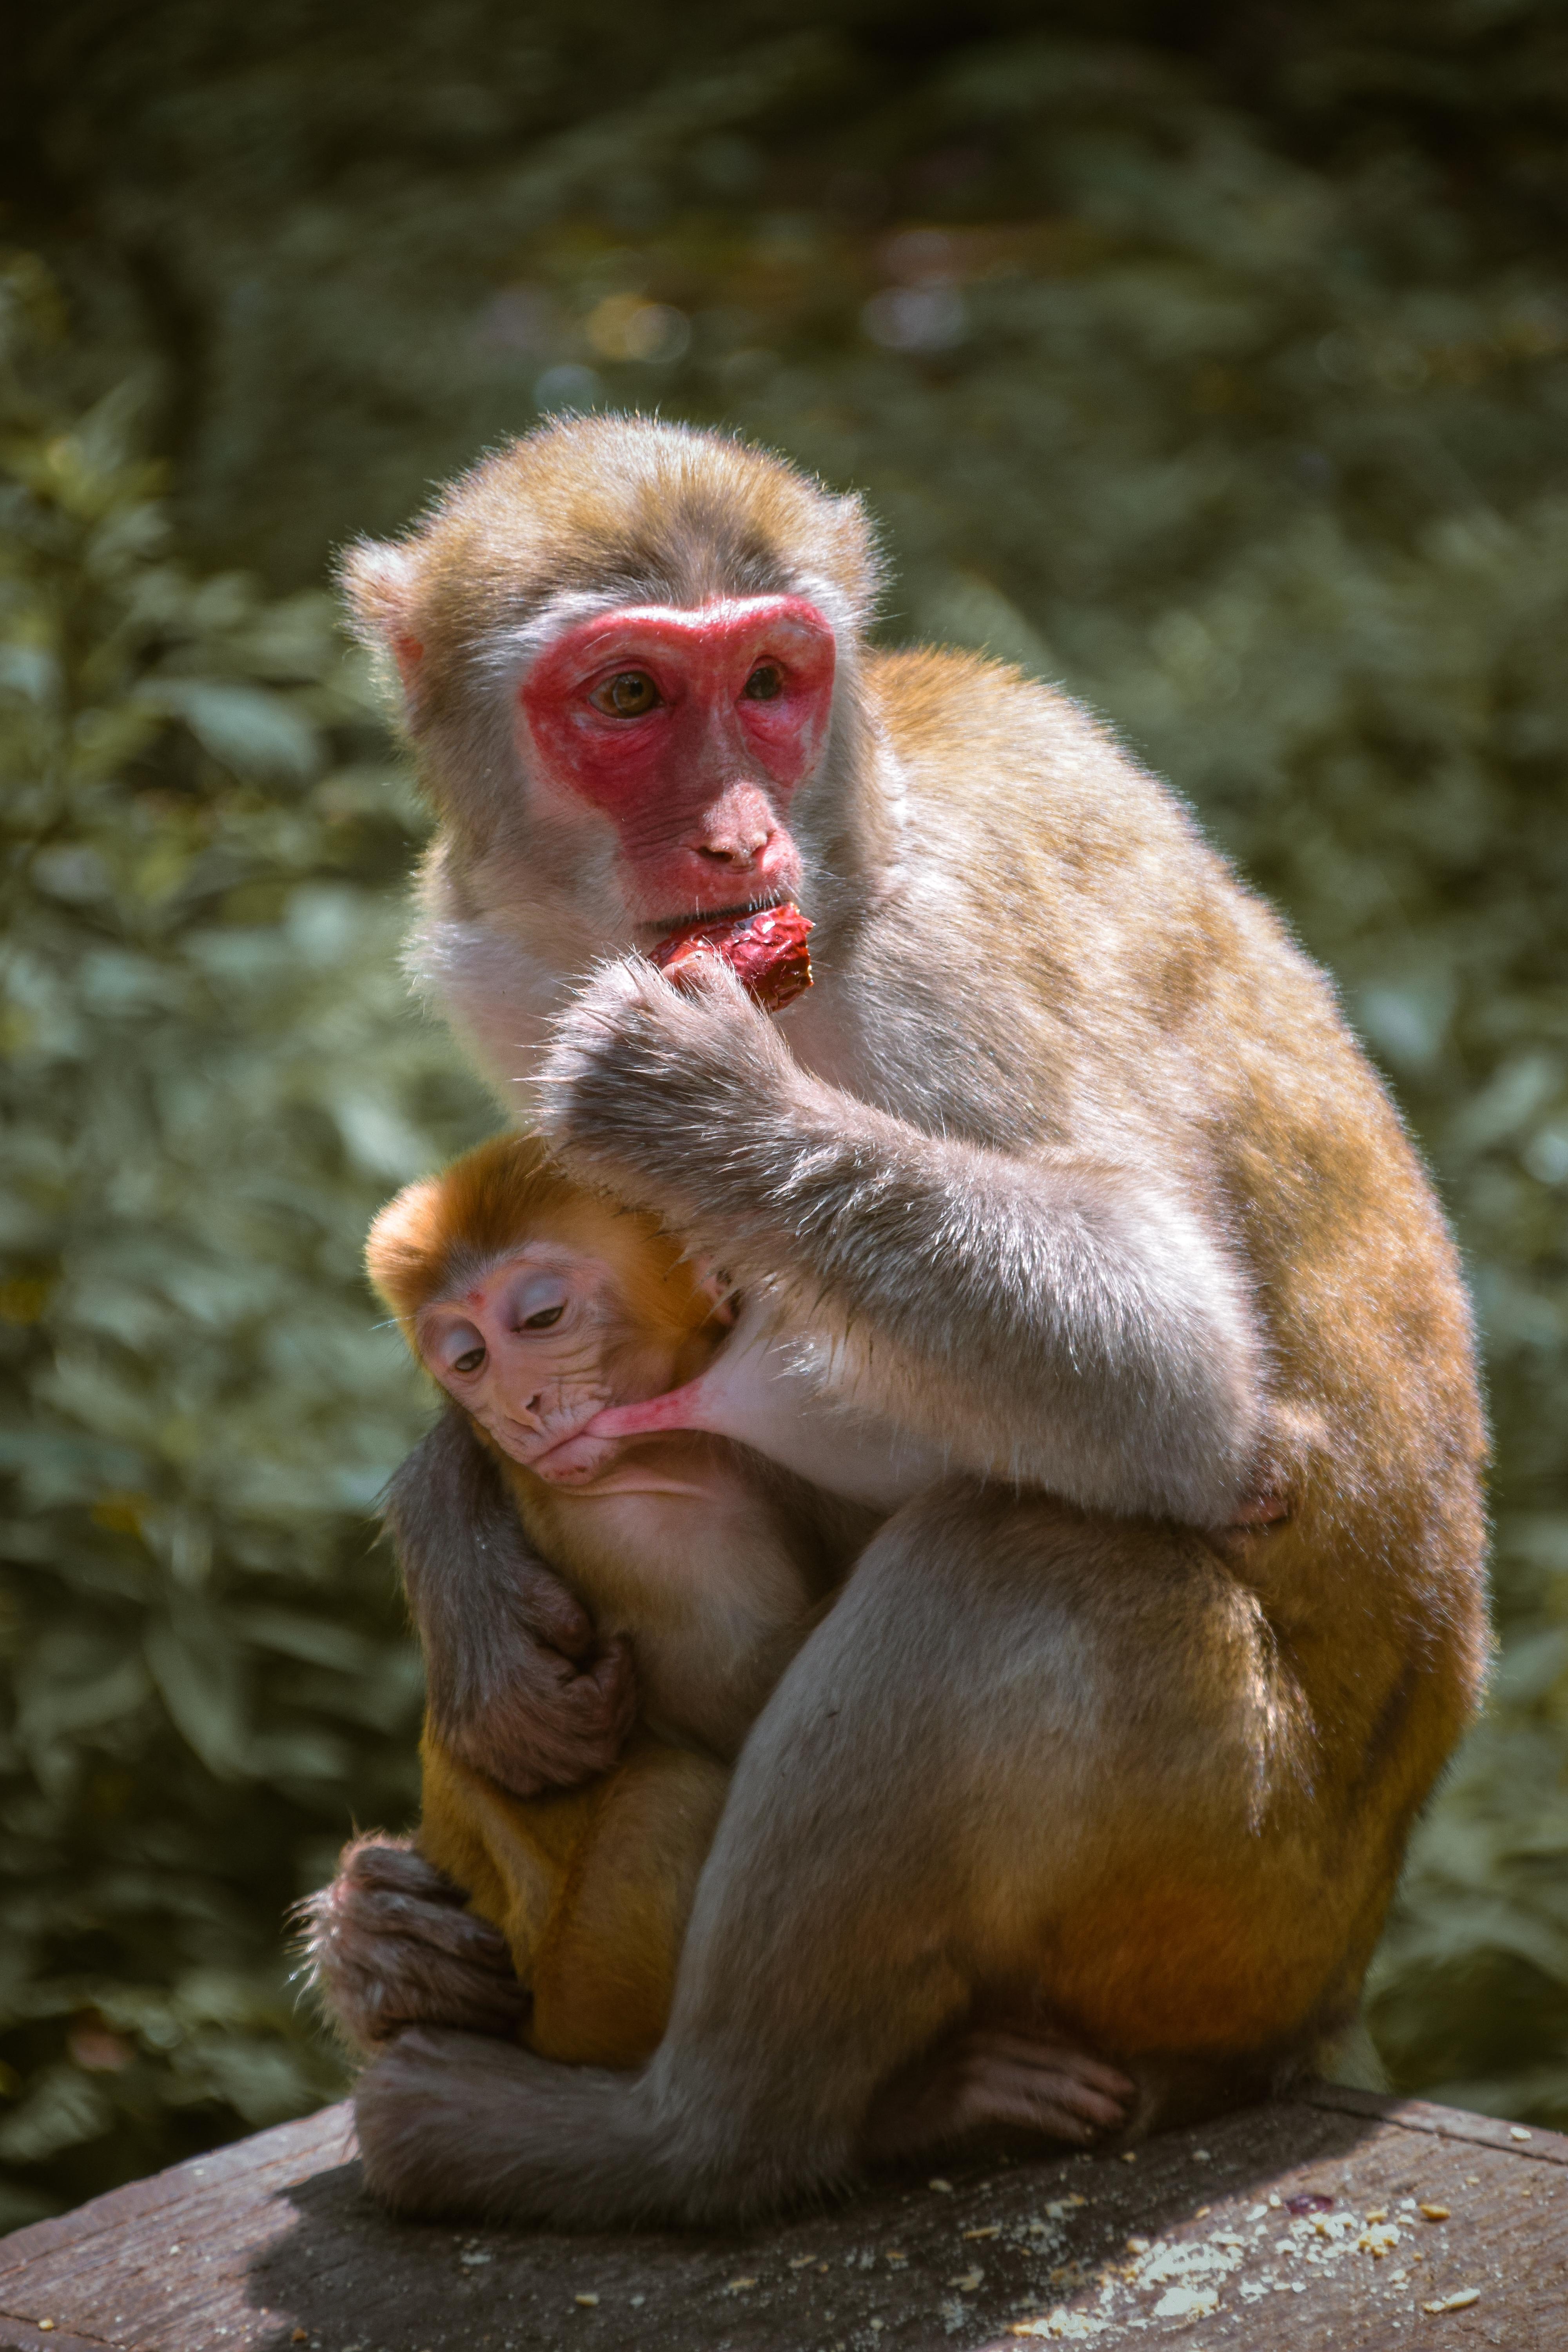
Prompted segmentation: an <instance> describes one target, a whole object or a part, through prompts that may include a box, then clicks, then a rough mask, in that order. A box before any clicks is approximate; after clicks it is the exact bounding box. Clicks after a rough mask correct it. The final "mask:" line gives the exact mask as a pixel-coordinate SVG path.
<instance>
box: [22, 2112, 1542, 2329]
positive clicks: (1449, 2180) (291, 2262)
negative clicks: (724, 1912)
mask: <svg viewBox="0 0 1568 2352" xmlns="http://www.w3.org/2000/svg"><path fill="white" fill-rule="evenodd" d="M1423 2207H1426V2208H1429V2209H1431V2211H1430V2213H1429V2214H1428V2213H1425V2212H1423V2210H1421V2209H1422V2208H1423ZM1444 2209H1446V2211H1445V2210H1444ZM1176 2336H1179V2337H1181V2338H1182V2340H1183V2341H1184V2344H1186V2345H1188V2346H1190V2347H1192V2352H1205V2347H1207V2352H1220V2347H1225V2352H1298V2347H1300V2352H1306V2347H1312V2352H1318V2347H1325V2352H1390V2347H1395V2346H1402V2345H1407V2344H1408V2345H1414V2346H1426V2345H1428V2344H1430V2345H1453V2346H1456V2347H1458V2346H1461V2345H1465V2346H1468V2345H1480V2344H1488V2345H1499V2346H1506V2347H1509V2352H1568V2139H1564V2138H1563V2137H1560V2136H1559V2135H1557V2134H1556V2133H1554V2132H1546V2131H1540V2130H1532V2131H1531V2133H1529V2134H1528V2136H1521V2130H1520V2127H1519V2126H1510V2125H1509V2124H1506V2123H1499V2122H1496V2121H1495V2120H1493V2119H1492V2118H1491V2117H1489V2116H1474V2115H1465V2114H1461V2113H1459V2112H1458V2110H1457V2109H1454V2108H1448V2107H1434V2106H1429V2105H1426V2104H1425V2103H1424V2102H1422V2101H1419V2100H1400V2099H1386V2098H1378V2097H1375V2096H1373V2095H1371V2094H1369V2093H1366V2092H1360V2091H1347V2090H1340V2089H1337V2088H1334V2087H1332V2086H1331V2085H1328V2084H1321V2085H1316V2086H1312V2087H1310V2088H1309V2089H1307V2090H1305V2091H1302V2092H1300V2093H1298V2094H1297V2095H1295V2096H1293V2097H1292V2098H1291V2099H1290V2100H1289V2101H1284V2102H1280V2103H1278V2104H1276V2105H1269V2106H1265V2107H1255V2108H1251V2109H1248V2110H1247V2111H1246V2112H1244V2113H1242V2114H1239V2115H1235V2116H1227V2117H1226V2118H1225V2119H1224V2120H1223V2121H1222V2122H1219V2123H1215V2124H1210V2125H1206V2126H1204V2127H1203V2128H1202V2129H1201V2130H1198V2131H1188V2132H1176V2133H1171V2134H1168V2135H1166V2136H1164V2137H1161V2138H1158V2139H1155V2140H1152V2141H1151V2142H1150V2143H1149V2144H1148V2145H1147V2146H1145V2147H1142V2148H1141V2149H1140V2150H1139V2151H1138V2153H1137V2155H1136V2157H1135V2158H1132V2159H1131V2160H1128V2159H1125V2158H1109V2157H1085V2156H1071V2157H1066V2158H1058V2159H1055V2160H1050V2161H1045V2162H1041V2161H1038V2160H1035V2159H1019V2160H1016V2161H1006V2162H1001V2163H998V2162H997V2161H995V2160H994V2159H993V2160H992V2161H990V2162H987V2163H975V2164H970V2165H963V2166H951V2167H949V2168H948V2169H947V2172H946V2176H945V2185H942V2186H932V2185H928V2181H927V2180H926V2179H924V2178H921V2179H910V2180H907V2181H899V2182H893V2183H886V2182H884V2183H882V2184H880V2185H879V2187H878V2188H877V2189H875V2190H874V2191H872V2192H871V2193H869V2194H868V2195H866V2196H863V2197H861V2198H858V2199H857V2200H855V2201H854V2202H853V2203H851V2204H847V2205H843V2206H839V2207H837V2208H835V2209H833V2210H830V2211H828V2212H826V2213H819V2214H815V2215H806V2216H805V2217H796V2218H792V2219H791V2220H789V2221H784V2222H779V2223H774V2224H773V2225H771V2226H769V2227H766V2228H761V2229H752V2230H747V2231H737V2232H734V2233H733V2234H719V2233H714V2232H702V2233H696V2232H692V2233H689V2234H676V2233H674V2232H664V2231H642V2232H637V2233H635V2234H632V2235H608V2234H605V2235H600V2236H582V2237H561V2236H555V2235H546V2234H544V2233H542V2232H522V2231H497V2230H484V2231H457V2230H453V2229H452V2228H450V2227H449V2226H443V2227H440V2228H437V2227H435V2226H429V2225H413V2224H409V2223H399V2222H394V2221H390V2220H388V2218H387V2217H386V2215H385V2214H384V2213H382V2212H381V2211H380V2210H378V2208H377V2207H376V2206H374V2204H373V2203H372V2202H371V2201H370V2200H369V2199H368V2198H367V2197H366V2196H365V2194H364V2191H363V2188H362V2186H361V2181H360V2169H359V2165H358V2162H357V2159H356V2157H355V2152H354V2144H353V2123H352V2119H351V2117H350V2114H349V2110H348V2109H347V2107H346V2106H338V2107H329V2108H326V2109H325V2110H323V2112H322V2113H321V2114H320V2115H316V2116H310V2117H308V2118H307V2119H306V2120H305V2121H303V2122H301V2123H295V2124H286V2125H284V2126H282V2127H281V2128H280V2129H279V2130H276V2131H270V2132H263V2133H260V2134H259V2135H258V2137H255V2138H254V2139H249V2140H243V2141H240V2142H238V2143H237V2145H235V2146H234V2147H226V2148H220V2149H217V2150H216V2151H215V2152H214V2153H213V2154H212V2155H210V2156H205V2157H202V2158H197V2159H195V2161H194V2162H192V2163H189V2164H183V2165H179V2166H176V2167H175V2168H174V2169H173V2170H172V2171H169V2172H164V2173H160V2174H158V2175H157V2176H156V2177H155V2178H153V2179H150V2180H140V2181H135V2182H133V2183H132V2185H131V2186H130V2187H129V2188H126V2189H116V2190H114V2191H113V2192H112V2194H110V2196H107V2197H100V2198H97V2199H95V2200H93V2202H92V2203H91V2204H89V2205H84V2206H82V2207H81V2208H80V2209H79V2210H78V2211H76V2212H74V2213H67V2214H62V2215H61V2216H60V2217H59V2218H58V2220H55V2221H42V2222H38V2223H37V2224H36V2225H35V2226H34V2227H32V2228H31V2229H26V2230H21V2231H16V2232H15V2233H14V2234H13V2235H12V2236H10V2237H8V2238H6V2239H4V2240H0V2347H3V2352H285V2347H288V2352H299V2347H307V2352H448V2347H450V2352H459V2347H460V2352H546V2347H551V2352H553V2347H572V2352H611V2347H616V2352H619V2347H623V2346H627V2345H634V2344H635V2345H636V2346H637V2347H648V2352H753V2347H754V2352H762V2347H768V2352H780V2347H800V2352H890V2347H894V2346H900V2347H910V2352H914V2347H921V2352H925V2347H933V2352H934V2347H948V2346H951V2347H952V2352H1015V2347H1019V2346H1020V2345H1021V2344H1026V2343H1028V2342H1045V2343H1056V2344H1089V2343H1092V2344H1094V2345H1096V2346H1099V2347H1103V2352H1118V2347H1131V2346H1133V2345H1149V2344H1157V2343H1160V2342H1163V2341H1164V2340H1165V2339H1166V2338H1167V2337H1176Z"/></svg>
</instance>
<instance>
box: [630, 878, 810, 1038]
mask: <svg viewBox="0 0 1568 2352" xmlns="http://www.w3.org/2000/svg"><path fill="white" fill-rule="evenodd" d="M810 929H811V923H810V920H809V919H808V918H807V917H806V916H805V915H803V914H802V913H801V911H800V908H798V907H796V906H794V905H792V904H791V903H790V901H789V900H788V899H786V900H785V901H784V905H783V906H781V907H763V908H759V909H758V911H757V913H755V914H754V915H730V916H727V917H726V918H725V919H724V920H723V921H722V922H719V923H682V925H681V927H680V929H679V930H678V931H671V933H670V934H669V937H668V939H667V940H660V941H659V943H658V947H656V948H655V949H654V950H653V961H654V962H655V963H656V964H658V968H659V970H660V971H662V972H663V974H664V976H665V978H666V980H668V981H673V982H674V983H675V985H676V986H677V987H678V988H679V985H680V975H681V973H682V972H683V971H687V970H689V968H690V965H691V963H692V961H693V960H694V959H695V958H696V957H698V956H700V955H716V956H718V957H720V958H721V961H723V962H725V963H727V964H728V965H729V967H730V969H731V971H732V972H733V973H734V975H735V977H736V979H737V980H739V981H740V982H741V983H742V986H743V987H744V989H745V990H746V992H747V994H748V995H749V996H750V997H751V999H752V1003H756V1004H760V1005H761V1006H762V1009H763V1012H764V1013H776V1012H778V1010H779V1009H780V1007H781V1006H782V1005H785V1004H793V1003H794V1002H795V998H796V997H797V996H803V995H804V994H805V991H806V990H807V989H808V988H809V987H810V986H811V955H810V952H809V950H808V949H807V947H806V944H805V942H806V937H807V934H808V933H809V932H810Z"/></svg>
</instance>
